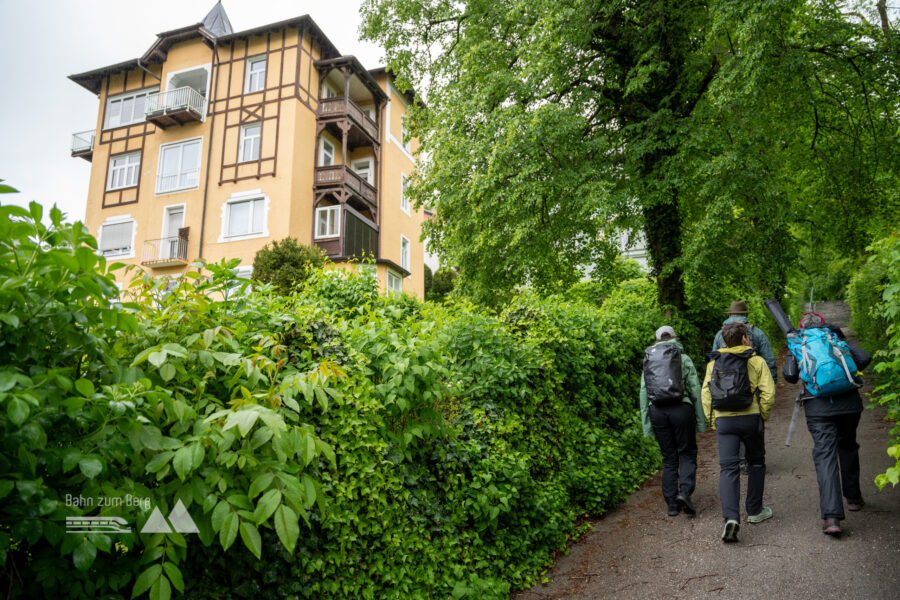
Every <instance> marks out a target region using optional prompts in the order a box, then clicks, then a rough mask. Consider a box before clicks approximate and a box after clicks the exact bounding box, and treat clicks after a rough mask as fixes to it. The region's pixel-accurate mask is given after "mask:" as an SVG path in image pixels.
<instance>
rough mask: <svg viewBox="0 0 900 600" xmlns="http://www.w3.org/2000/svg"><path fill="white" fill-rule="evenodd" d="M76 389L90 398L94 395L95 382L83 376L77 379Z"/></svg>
mask: <svg viewBox="0 0 900 600" xmlns="http://www.w3.org/2000/svg"><path fill="white" fill-rule="evenodd" d="M75 389H76V390H78V393H79V394H81V395H82V396H84V397H85V398H90V397H91V396H93V395H94V384H93V383H92V382H91V381H90V380H88V379H84V378H81V379H79V380H78V381H76V382H75Z"/></svg>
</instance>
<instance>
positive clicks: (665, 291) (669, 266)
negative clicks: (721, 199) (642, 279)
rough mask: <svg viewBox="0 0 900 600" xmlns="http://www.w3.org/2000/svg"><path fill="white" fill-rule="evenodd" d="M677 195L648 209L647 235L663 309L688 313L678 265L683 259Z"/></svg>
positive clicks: (650, 260)
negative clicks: (670, 307) (672, 308)
mask: <svg viewBox="0 0 900 600" xmlns="http://www.w3.org/2000/svg"><path fill="white" fill-rule="evenodd" d="M673 196H675V197H673V198H670V199H667V200H665V201H663V202H658V203H655V204H653V205H650V206H645V207H644V210H643V213H644V236H645V237H646V239H647V253H648V255H649V263H650V268H651V273H652V274H653V275H655V276H656V289H657V297H658V298H659V304H660V306H673V307H675V309H676V310H678V311H684V310H685V308H686V305H685V301H684V280H683V278H682V275H683V270H682V268H681V267H680V266H676V263H675V261H677V260H678V259H680V258H681V214H680V212H679V210H678V199H677V195H675V194H673Z"/></svg>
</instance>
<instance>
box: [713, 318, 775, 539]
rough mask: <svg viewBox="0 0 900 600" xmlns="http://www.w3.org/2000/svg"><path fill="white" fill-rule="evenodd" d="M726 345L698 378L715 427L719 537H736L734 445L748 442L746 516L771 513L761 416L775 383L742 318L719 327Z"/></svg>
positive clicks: (737, 471) (736, 465) (771, 399)
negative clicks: (722, 521) (766, 503)
mask: <svg viewBox="0 0 900 600" xmlns="http://www.w3.org/2000/svg"><path fill="white" fill-rule="evenodd" d="M722 337H723V338H724V340H725V344H726V345H727V347H726V348H721V349H720V350H719V351H718V352H713V353H711V354H710V356H711V357H714V358H713V360H711V361H709V363H708V364H707V365H706V377H704V379H703V390H702V392H701V396H702V398H703V412H704V414H705V415H708V416H709V420H710V423H711V424H712V426H713V428H714V429H715V430H716V438H717V441H718V445H719V497H720V499H721V501H722V516H723V517H724V519H725V529H724V530H723V531H722V540H723V541H725V542H736V541H738V538H737V534H738V530H739V529H740V527H739V524H738V522H739V521H740V495H741V476H740V458H739V454H738V452H739V450H738V449H739V446H740V444H741V443H743V444H744V445H745V446H746V447H747V463H748V470H749V473H748V476H747V501H746V508H747V515H748V516H747V521H749V522H750V523H761V522H763V521H765V520H766V519H768V518H770V517H771V516H772V509H771V508H769V507H767V506H763V504H762V499H763V489H764V486H765V477H766V442H765V425H764V421H768V420H769V414H770V413H771V411H772V406H773V405H774V404H775V383H774V381H772V374H771V373H770V372H769V367H768V365H766V361H765V360H764V359H763V358H762V357H761V356H759V355H757V354H756V352H754V350H753V348H751V347H750V339H749V332H748V330H747V326H746V325H745V324H744V323H740V322H734V323H729V324H728V325H726V326H725V327H724V328H723V329H722Z"/></svg>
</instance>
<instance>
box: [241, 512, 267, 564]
mask: <svg viewBox="0 0 900 600" xmlns="http://www.w3.org/2000/svg"><path fill="white" fill-rule="evenodd" d="M241 539H242V540H244V545H245V546H247V549H248V550H250V552H252V553H253V555H254V556H256V558H260V557H261V556H262V539H260V537H259V531H258V530H257V529H256V525H254V524H253V523H250V522H249V521H242V522H241Z"/></svg>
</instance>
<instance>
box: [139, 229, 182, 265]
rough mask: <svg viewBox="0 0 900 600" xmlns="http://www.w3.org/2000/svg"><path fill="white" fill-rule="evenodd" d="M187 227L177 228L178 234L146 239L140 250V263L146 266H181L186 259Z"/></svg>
mask: <svg viewBox="0 0 900 600" xmlns="http://www.w3.org/2000/svg"><path fill="white" fill-rule="evenodd" d="M187 245H188V228H187V227H185V228H183V229H181V230H179V232H178V235H176V236H172V237H166V238H161V239H158V240H147V241H146V242H144V248H143V251H142V252H141V264H142V265H144V266H146V267H183V266H185V265H187V264H188V260H187Z"/></svg>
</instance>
